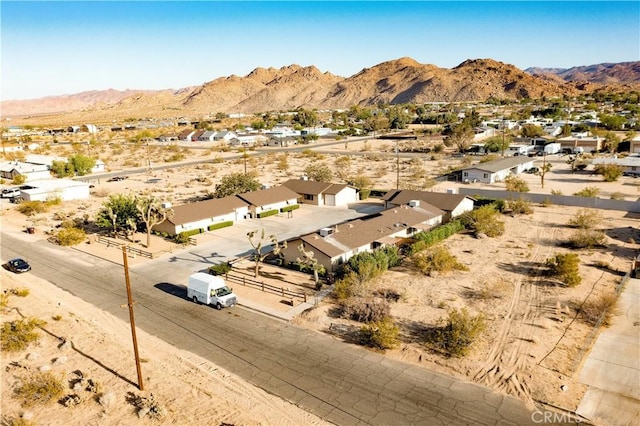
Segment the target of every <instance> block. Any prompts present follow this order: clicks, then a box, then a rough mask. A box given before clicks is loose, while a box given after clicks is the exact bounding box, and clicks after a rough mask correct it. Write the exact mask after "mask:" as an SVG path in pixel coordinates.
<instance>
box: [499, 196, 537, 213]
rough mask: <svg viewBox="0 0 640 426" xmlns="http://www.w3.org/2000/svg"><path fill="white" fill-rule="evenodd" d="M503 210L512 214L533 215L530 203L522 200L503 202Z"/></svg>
mask: <svg viewBox="0 0 640 426" xmlns="http://www.w3.org/2000/svg"><path fill="white" fill-rule="evenodd" d="M505 209H506V210H509V211H511V212H512V213H513V214H533V207H532V206H531V202H530V201H527V200H525V199H522V198H518V199H517V200H507V201H506V202H505Z"/></svg>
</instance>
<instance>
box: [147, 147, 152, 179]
mask: <svg viewBox="0 0 640 426" xmlns="http://www.w3.org/2000/svg"><path fill="white" fill-rule="evenodd" d="M150 174H151V154H150V152H149V139H147V183H149V175H150Z"/></svg>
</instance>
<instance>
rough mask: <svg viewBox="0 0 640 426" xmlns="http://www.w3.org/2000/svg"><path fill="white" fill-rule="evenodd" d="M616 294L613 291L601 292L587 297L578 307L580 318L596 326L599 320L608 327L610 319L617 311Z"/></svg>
mask: <svg viewBox="0 0 640 426" xmlns="http://www.w3.org/2000/svg"><path fill="white" fill-rule="evenodd" d="M617 303H618V296H617V295H616V294H615V293H607V294H601V295H600V296H598V297H596V298H595V299H594V298H591V299H587V301H585V302H584V303H583V305H582V306H581V307H580V308H579V312H580V318H581V319H582V320H584V322H586V323H587V324H589V325H591V326H596V325H597V324H598V321H600V320H601V318H602V320H601V321H602V322H601V325H603V326H605V327H608V326H610V325H611V320H612V318H613V317H614V316H616V315H617V314H618V313H619V309H618V307H617Z"/></svg>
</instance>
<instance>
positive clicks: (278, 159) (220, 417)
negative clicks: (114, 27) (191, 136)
mask: <svg viewBox="0 0 640 426" xmlns="http://www.w3.org/2000/svg"><path fill="white" fill-rule="evenodd" d="M54 148H55V149H57V151H55V150H54ZM82 149H86V147H82ZM93 149H95V150H98V151H99V152H100V158H102V159H103V160H105V162H107V168H108V169H109V170H111V171H116V170H125V169H127V168H130V167H137V166H140V165H143V164H144V161H145V158H146V150H145V148H144V147H142V146H138V147H133V148H132V147H124V148H122V147H119V146H115V147H114V146H107V145H106V144H105V146H100V147H94V148H93ZM162 149H164V148H161V147H154V148H152V152H153V153H154V154H153V155H154V158H161V157H162V156H163V155H167V156H168V155H169V153H170V152H172V151H168V152H165V151H161V150H162ZM171 149H174V148H171ZM328 149H330V150H332V151H335V152H336V153H335V154H318V155H316V154H313V153H312V152H306V153H290V154H288V155H287V156H286V158H287V161H286V163H287V164H286V167H285V166H284V163H283V161H282V159H283V158H284V156H283V154H275V153H274V154H271V155H266V156H263V157H260V158H250V159H249V160H248V167H249V170H256V171H257V172H258V173H259V179H260V181H261V182H262V183H265V184H277V183H280V182H282V181H284V180H286V179H289V178H296V177H298V176H300V175H301V174H302V170H303V169H304V168H305V167H306V166H307V165H308V164H311V163H312V162H316V163H317V162H324V163H325V164H327V165H329V166H330V167H332V169H333V170H334V176H335V179H334V180H335V181H342V179H340V178H339V177H338V176H343V177H348V176H361V175H366V176H368V177H370V179H371V180H372V182H373V186H374V187H386V188H393V187H395V182H396V170H395V158H393V156H392V157H390V158H387V157H384V156H382V152H383V151H388V150H389V144H388V143H384V142H380V141H376V142H373V141H369V142H368V143H351V144H349V145H348V147H347V151H345V147H344V145H342V144H340V145H335V146H333V147H331V148H328ZM70 150H71V148H70V147H69V146H62V147H53V148H50V150H49V152H48V153H50V154H55V155H66V154H68V153H69V152H70ZM156 150H157V151H156ZM343 151H344V152H343ZM348 152H352V153H355V152H358V153H363V152H364V153H365V154H366V156H365V157H363V156H355V155H354V156H348V159H347V160H340V161H338V159H339V158H342V157H345V156H346V155H345V154H347V153H348ZM163 153H164V154H163ZM180 153H182V154H183V155H184V156H185V158H190V157H191V156H195V157H197V158H208V159H215V162H214V163H210V164H203V165H200V166H182V167H176V168H173V169H169V170H163V171H153V172H152V173H151V174H150V176H149V178H150V179H148V177H147V176H146V175H131V176H130V178H129V179H127V180H125V181H121V182H104V180H101V181H100V182H99V183H97V184H96V188H94V189H93V194H92V197H91V199H89V200H85V201H77V202H70V203H65V204H64V205H63V206H59V207H57V208H56V209H54V210H52V211H49V212H47V213H45V214H41V215H37V216H36V217H31V218H27V217H24V216H22V215H20V214H19V213H17V212H15V211H14V206H13V205H10V204H8V203H7V204H2V226H3V229H4V230H9V229H13V230H23V229H25V227H26V226H28V225H35V227H36V233H37V234H38V235H43V237H44V233H45V232H49V231H50V230H53V229H55V226H56V225H57V224H58V223H59V222H60V221H59V220H58V219H56V218H54V214H55V213H56V210H57V212H58V216H63V215H62V214H61V211H63V210H64V211H65V212H67V213H69V214H70V215H76V216H79V217H82V216H83V215H85V214H86V215H88V217H92V216H93V215H94V214H95V212H96V211H97V210H98V209H99V208H100V206H101V203H102V202H104V201H105V199H106V197H107V196H108V195H109V194H111V193H118V192H128V191H132V192H139V191H143V190H152V191H154V192H156V193H158V194H164V195H165V196H168V197H170V198H171V199H172V200H173V203H174V204H179V203H181V202H186V201H188V200H192V199H195V198H197V197H200V196H202V195H204V194H206V193H207V192H210V191H213V187H214V185H215V182H216V181H217V180H218V179H219V178H221V177H222V176H224V175H226V174H227V173H230V172H231V171H233V170H235V171H242V169H243V167H244V164H243V163H244V162H243V161H242V160H232V161H225V160H224V157H225V156H228V155H230V153H228V152H227V153H225V152H220V151H217V150H216V149H215V148H212V149H211V150H193V149H192V150H181V151H180ZM159 161H160V160H158V162H159ZM460 161H462V160H451V161H448V160H444V159H437V158H436V159H434V160H431V159H424V158H423V159H402V160H401V162H400V164H401V173H400V176H401V182H402V184H401V187H411V188H413V189H418V188H423V187H425V188H426V187H429V186H430V185H432V182H431V181H430V178H431V177H432V176H434V175H436V174H439V173H441V172H442V171H443V170H446V169H447V168H449V167H452V166H455V165H458V164H460ZM568 176H570V178H567V177H568ZM524 178H525V179H526V180H527V182H528V183H529V185H530V188H531V191H532V192H549V191H551V190H552V189H555V190H558V191H561V192H562V193H564V194H570V193H573V192H575V191H577V190H579V189H582V188H584V187H585V186H594V185H597V186H598V187H601V189H602V194H603V196H605V197H606V196H607V195H608V194H613V193H616V192H620V193H622V194H623V196H624V198H626V199H629V200H631V199H637V197H638V195H639V194H640V193H639V192H638V184H637V183H636V180H632V179H631V178H624V179H623V180H621V181H620V182H617V183H603V182H602V181H601V180H600V178H599V177H597V176H591V175H590V174H589V173H583V174H580V175H571V174H570V172H568V166H567V165H566V164H565V163H564V160H563V159H557V160H556V163H554V169H553V172H552V173H551V174H550V175H549V176H548V177H547V184H546V185H545V188H544V189H542V188H540V182H539V177H536V176H533V175H525V176H524ZM148 181H149V182H148ZM409 183H411V184H409ZM475 185H478V186H479V187H480V185H479V184H475ZM451 186H454V184H440V185H436V186H435V187H433V189H434V190H437V191H445V190H446V189H448V188H450V187H451ZM534 210H535V211H534V214H532V215H528V216H516V217H510V216H505V217H503V219H504V221H505V224H506V232H505V234H504V235H503V236H502V237H498V238H489V239H476V238H474V237H472V236H470V235H465V234H460V235H456V236H454V237H452V238H450V239H449V240H447V241H446V242H445V243H444V244H445V245H446V246H447V247H448V248H449V249H450V251H451V252H452V253H453V254H454V255H455V256H457V258H458V260H459V261H461V262H463V263H464V264H466V265H467V266H468V268H469V271H468V272H456V273H452V274H450V275H443V276H437V277H426V276H424V275H421V274H418V273H417V272H415V271H414V270H413V269H411V268H409V267H408V266H405V267H400V268H398V269H395V270H393V271H390V272H388V273H386V274H385V275H384V276H383V277H382V278H381V279H379V280H378V281H377V282H375V283H373V284H372V289H373V288H393V289H394V290H396V291H398V292H399V293H400V294H401V298H400V300H399V301H398V302H397V303H395V304H393V307H392V314H393V316H394V317H395V318H396V320H397V321H398V324H399V325H400V327H401V334H402V343H401V344H400V346H399V347H398V348H397V349H394V350H390V351H388V352H387V354H388V356H391V357H396V358H400V359H403V360H405V361H407V362H412V363H417V364H420V365H423V366H425V368H431V369H436V370H439V371H443V372H446V373H448V374H453V375H457V376H460V377H464V378H467V379H470V380H473V381H476V382H479V383H483V384H486V385H487V386H489V387H492V388H494V389H496V390H497V391H500V392H508V393H511V394H514V395H517V396H518V397H520V398H522V399H523V400H525V401H531V400H534V399H535V400H542V401H548V402H552V403H554V404H556V405H559V406H562V407H565V408H568V409H575V408H576V406H577V404H578V402H579V400H580V397H581V395H582V394H583V392H584V390H585V389H584V387H583V386H582V385H580V384H579V383H578V382H577V381H576V380H574V378H575V377H576V374H575V373H576V362H575V360H576V359H577V357H578V355H579V353H580V350H581V345H582V342H583V341H584V338H585V336H586V335H587V333H588V332H589V331H590V327H589V326H587V325H586V324H584V322H583V321H582V320H581V319H580V318H579V316H578V315H577V309H576V307H578V306H580V305H581V304H582V303H583V302H584V301H585V300H587V299H588V298H593V297H596V296H598V295H599V294H602V293H608V292H613V289H614V287H615V285H616V284H617V283H618V282H619V280H620V278H621V275H622V274H623V272H624V271H626V270H627V269H628V268H629V265H630V259H631V258H632V256H633V254H634V253H636V252H637V250H638V248H639V246H638V244H637V243H635V242H637V241H640V235H639V233H638V216H637V215H633V214H625V213H623V212H611V211H607V212H602V216H603V221H602V224H601V228H602V229H603V230H605V231H606V234H607V247H606V248H605V249H599V250H585V251H581V252H580V253H579V254H580V258H581V266H580V273H581V275H582V279H583V281H582V284H580V285H579V286H578V287H576V288H573V289H568V288H565V287H563V286H560V285H558V284H557V283H556V282H554V281H551V280H549V279H548V277H545V276H543V275H542V274H541V268H540V265H541V263H543V262H544V260H545V259H546V258H548V257H550V256H551V255H552V254H554V253H555V252H558V251H564V250H565V249H563V248H561V247H559V242H561V241H564V240H566V238H567V236H568V235H569V234H570V233H571V232H572V229H570V228H569V227H567V222H568V220H569V218H571V217H572V216H573V215H574V214H575V212H576V209H573V208H566V207H560V206H548V207H540V206H534ZM204 238H206V237H204ZM137 239H141V240H143V241H144V238H137ZM85 244H86V243H85ZM162 244H164V243H162V242H160V240H158V242H156V241H154V243H153V246H154V250H155V249H158V250H164V249H166V250H170V249H173V248H171V247H166V246H163V245H162ZM91 246H92V249H95V250H106V249H105V248H104V247H102V248H100V247H99V246H98V248H93V247H94V246H95V245H94V243H92V244H91ZM107 253H108V254H107ZM114 253H116V252H114V251H113V249H111V251H104V256H116V257H117V256H121V254H114ZM131 261H132V262H143V261H144V259H143V258H140V257H138V258H136V259H132V260H131ZM605 264H607V265H608V266H607V267H603V265H605ZM302 279H304V278H302ZM3 287H4V288H5V289H6V288H16V287H27V288H29V289H30V290H31V294H30V295H29V296H28V297H27V298H24V299H23V298H18V297H11V299H10V306H11V307H15V308H18V309H19V310H20V312H21V313H22V314H23V315H27V316H36V317H40V318H43V319H45V320H47V322H48V323H49V325H48V326H47V330H49V331H50V332H51V333H52V335H45V336H44V338H43V340H42V342H41V343H39V344H38V345H37V346H36V347H34V348H31V349H30V350H28V353H31V352H37V353H38V355H39V357H36V356H32V357H30V358H29V359H27V358H26V353H22V354H19V355H16V356H11V357H10V358H5V365H4V366H3V367H6V366H7V365H6V364H7V363H9V362H12V361H16V362H18V364H19V365H17V366H13V367H9V369H8V371H3V374H2V377H3V387H2V388H3V391H2V392H3V394H2V401H3V402H2V409H3V410H2V411H3V414H4V415H5V416H17V415H19V414H20V413H22V412H24V411H27V412H29V413H31V415H32V416H33V418H34V420H37V421H38V423H42V422H46V420H45V419H47V418H56V419H58V418H59V419H63V420H64V419H65V418H68V419H69V421H70V422H71V423H74V424H81V423H82V424H90V423H95V424H114V422H115V423H118V424H133V423H136V422H137V421H138V420H137V418H136V417H135V416H134V415H133V414H132V410H133V408H132V406H130V405H128V404H126V403H125V402H123V401H124V395H125V393H126V391H131V390H133V389H132V387H131V386H130V385H128V384H126V383H125V382H123V381H122V380H121V379H120V378H118V375H117V374H115V373H114V372H109V371H107V370H105V369H104V368H101V367H100V364H99V363H96V362H95V359H96V358H95V354H97V353H99V354H100V356H101V358H102V357H105V356H107V357H108V359H110V360H114V362H115V360H118V362H117V365H123V366H127V365H128V364H129V363H130V359H129V354H128V345H129V339H130V335H129V334H128V325H127V324H124V323H121V322H119V321H117V320H114V319H113V318H111V317H109V316H108V315H106V314H105V313H103V312H96V311H95V308H93V307H92V306H88V305H87V304H85V303H84V302H82V301H80V300H77V299H75V298H73V297H72V296H71V295H69V294H66V293H64V292H62V291H60V290H59V289H57V288H56V287H54V286H51V285H48V284H47V283H46V282H40V280H36V279H34V278H33V277H31V276H29V275H28V274H25V275H21V276H12V275H9V274H7V273H6V272H3ZM234 287H236V288H237V286H234ZM273 303H274V307H280V308H282V309H286V308H285V307H283V306H281V305H282V304H281V303H279V300H275V299H274V302H273ZM460 307H467V308H468V309H469V310H470V311H471V312H473V313H483V314H484V315H485V317H486V319H487V330H486V331H485V333H484V334H483V336H482V338H481V339H480V341H478V342H477V344H476V345H475V347H474V350H473V352H472V353H471V354H470V355H469V356H467V357H465V358H462V359H458V358H454V359H450V358H446V357H444V356H442V355H440V354H438V353H435V352H433V351H430V350H428V348H427V347H426V346H425V345H424V344H423V339H422V336H423V334H424V331H425V330H426V329H427V328H429V327H433V326H434V325H436V324H437V321H438V320H439V319H440V318H442V317H444V316H445V315H446V312H447V309H449V308H460ZM332 308H333V305H332V304H331V301H330V300H326V301H325V303H323V304H322V305H320V306H318V307H317V308H315V309H313V310H311V311H308V312H307V313H305V314H304V315H302V316H300V317H299V318H297V319H296V320H295V323H296V324H298V325H300V326H303V327H308V328H311V329H315V330H318V331H320V332H325V333H331V334H333V335H335V336H336V338H340V339H343V340H345V341H347V342H352V340H353V336H354V331H355V330H357V328H359V325H358V324H356V323H354V322H351V321H348V320H344V319H341V318H337V317H335V315H334V314H333V309H332ZM58 314H59V315H61V316H62V319H61V320H59V321H55V320H52V319H51V318H53V316H54V315H58ZM17 315H18V311H17V310H12V311H5V312H3V320H4V321H6V320H8V319H15V318H17ZM62 335H74V336H79V337H78V339H76V338H74V344H75V345H76V348H77V349H80V350H81V351H82V353H84V354H88V355H91V354H94V355H93V357H87V356H82V355H80V354H78V352H77V351H76V352H74V353H72V352H69V353H65V354H64V355H65V356H66V357H67V358H68V360H67V363H66V364H65V366H64V367H54V371H56V372H59V373H61V372H63V371H64V372H66V374H67V375H68V374H69V373H68V372H71V371H74V370H81V371H83V372H84V373H85V376H88V377H96V378H97V379H98V380H99V381H101V382H103V383H104V384H105V385H106V386H105V388H109V389H113V391H114V392H116V394H117V395H118V403H117V405H113V406H110V407H104V406H101V405H99V404H98V403H95V402H91V403H89V402H87V403H84V404H83V405H82V406H81V407H84V408H82V409H80V408H81V407H77V408H75V409H73V410H69V409H66V408H63V407H62V406H59V405H57V404H55V405H53V406H49V407H45V408H29V409H26V410H25V409H23V408H21V407H20V405H19V402H18V401H17V400H16V399H14V398H11V395H10V394H11V389H12V388H14V387H15V386H16V384H17V383H18V382H19V380H20V379H19V378H20V377H22V376H21V375H22V373H24V372H25V371H27V370H30V371H33V370H35V369H38V368H41V367H42V366H43V365H49V364H50V362H49V360H51V359H54V358H58V357H60V355H61V352H60V351H59V350H58V349H57V347H56V345H57V344H58V343H59V342H58V340H57V338H56V336H62ZM141 338H142V339H145V345H153V347H157V348H158V350H157V351H154V352H153V356H150V357H149V358H148V359H147V361H146V362H148V363H153V364H154V365H157V366H160V367H161V368H153V369H152V370H153V371H164V372H165V374H163V375H162V376H161V377H160V376H158V377H155V376H154V377H150V383H154V384H155V385H154V386H153V388H154V394H155V395H156V396H157V398H158V400H159V401H161V402H162V403H163V404H165V406H166V408H167V412H168V416H167V418H165V420H164V423H163V424H188V423H190V419H194V418H197V419H198V422H199V423H202V422H207V423H209V424H216V423H221V422H227V423H232V424H300V423H304V424H321V423H322V422H321V421H320V420H318V419H317V418H314V417H312V416H310V415H308V414H307V413H304V412H303V411H301V410H299V409H298V408H297V407H293V406H291V405H289V404H287V403H285V402H283V401H281V400H279V399H278V398H274V397H273V396H270V395H266V394H264V393H263V392H261V391H259V390H258V389H255V388H253V387H251V386H248V385H247V384H245V383H243V382H241V381H240V380H238V379H237V378H235V377H233V376H231V375H229V374H227V373H225V372H223V371H222V370H220V369H219V368H218V367H216V366H214V365H211V364H210V363H207V362H205V361H204V360H202V359H199V358H197V357H195V356H193V355H192V354H189V353H183V352H181V351H177V350H175V348H172V347H169V346H168V345H166V344H164V343H163V342H159V341H156V340H154V339H153V338H152V337H150V336H144V335H143V336H142V337H141ZM107 354H108V355H107ZM25 367H27V368H25ZM123 368H127V371H128V370H129V369H128V367H123ZM203 372H204V375H203ZM116 373H118V374H121V373H120V372H119V371H118V372H116ZM122 375H126V376H127V377H130V376H131V374H129V373H127V374H124V373H122ZM563 385H564V386H563ZM563 389H564V390H563ZM183 395H192V396H193V397H195V398H197V397H203V396H204V395H207V396H208V397H211V398H213V399H216V400H221V401H225V403H224V404H216V405H215V406H211V407H208V408H206V409H205V408H197V407H193V404H191V403H190V402H189V400H190V398H183V397H182V396H183ZM71 419H73V420H71ZM63 423H64V422H63ZM67 423H69V422H67Z"/></svg>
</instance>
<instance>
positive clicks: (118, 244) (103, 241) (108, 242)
mask: <svg viewBox="0 0 640 426" xmlns="http://www.w3.org/2000/svg"><path fill="white" fill-rule="evenodd" d="M96 241H97V242H99V243H100V244H105V245H106V246H107V247H122V246H125V247H126V248H127V253H131V254H135V255H136V256H142V257H147V258H149V259H153V253H152V252H150V251H145V250H140V249H138V248H135V247H131V246H129V243H127V242H124V241H123V242H120V241H114V240H110V239H109V238H105V237H103V236H100V235H97V236H96Z"/></svg>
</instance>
